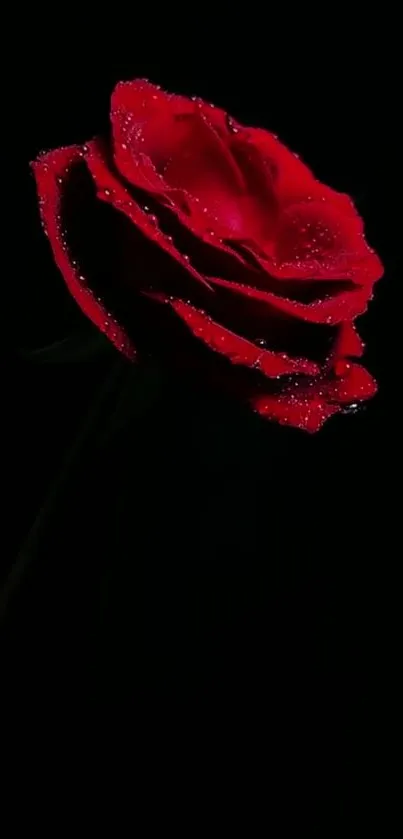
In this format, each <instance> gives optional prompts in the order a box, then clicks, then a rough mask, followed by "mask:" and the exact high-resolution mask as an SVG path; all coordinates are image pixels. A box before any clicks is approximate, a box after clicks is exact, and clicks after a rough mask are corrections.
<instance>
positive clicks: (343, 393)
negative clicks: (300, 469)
mask: <svg viewBox="0 0 403 839" xmlns="http://www.w3.org/2000/svg"><path fill="white" fill-rule="evenodd" d="M309 384H310V387H309V386H306V385H302V387H301V385H299V384H298V383H294V385H291V386H290V387H289V388H288V389H287V390H286V391H284V392H282V393H279V394H278V395H276V394H264V395H262V394H259V395H257V396H254V397H252V399H251V400H250V402H251V405H252V406H253V408H254V409H255V410H256V411H258V413H259V414H261V415H262V416H265V417H268V418H269V419H274V420H277V422H280V423H281V424H283V425H291V426H294V427H296V428H301V429H304V430H306V431H311V432H315V431H318V430H319V428H321V426H322V425H323V423H324V422H325V421H326V420H327V419H329V417H331V416H332V415H333V414H336V413H339V412H340V411H341V410H342V409H343V406H344V405H354V403H356V402H361V401H363V400H365V399H370V398H371V396H373V395H374V394H375V393H376V383H375V381H374V380H373V378H372V376H371V375H370V374H369V373H368V371H367V370H365V369H364V368H363V367H361V366H360V365H358V364H349V363H346V362H345V363H344V367H343V373H342V374H341V375H340V376H339V377H332V378H330V379H324V378H322V379H321V378H318V379H316V381H315V380H313V381H311V382H310V383H309Z"/></svg>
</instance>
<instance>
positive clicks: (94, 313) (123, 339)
mask: <svg viewBox="0 0 403 839" xmlns="http://www.w3.org/2000/svg"><path fill="white" fill-rule="evenodd" d="M82 162H83V149H82V147H81V146H68V147H66V148H61V149H57V150H56V151H52V152H49V153H47V154H44V155H42V156H41V157H40V158H39V159H38V160H36V161H35V162H34V163H33V164H32V166H33V171H34V174H35V179H36V184H37V190H38V195H39V205H40V211H41V217H42V223H43V226H44V228H45V232H46V234H47V236H48V237H49V241H50V244H51V247H52V250H53V255H54V258H55V262H56V264H57V266H58V268H59V269H60V271H61V273H62V275H63V277H64V279H65V282H66V284H67V287H68V289H69V291H70V292H71V294H72V295H73V297H74V298H75V300H76V301H77V303H78V305H79V306H80V307H81V309H82V311H83V312H84V314H85V315H87V317H89V318H90V319H91V320H92V322H93V323H94V324H95V326H97V327H98V329H100V330H101V332H104V333H105V335H107V337H108V338H109V339H110V340H111V341H112V343H113V344H115V346H116V347H118V349H119V350H120V351H121V352H123V353H124V354H125V355H126V356H127V357H128V358H134V356H135V354H136V353H135V348H134V346H133V344H132V342H131V341H130V339H129V338H128V336H127V334H126V332H125V331H124V329H122V327H121V326H120V325H119V324H118V323H117V321H116V320H115V319H114V318H112V317H111V315H110V313H108V312H107V310H106V308H105V306H104V304H103V303H102V301H101V300H100V299H97V298H96V297H95V295H94V293H93V291H92V290H91V288H89V287H88V286H87V285H86V278H85V277H84V276H83V274H82V273H81V270H80V268H79V267H78V266H77V264H76V263H75V261H74V259H73V258H72V257H71V255H70V253H69V249H68V247H67V243H66V233H67V231H66V230H64V229H63V226H62V213H61V208H62V200H63V194H64V190H65V188H66V185H67V184H68V183H69V182H70V180H71V178H72V177H74V169H75V166H76V165H77V164H80V165H82Z"/></svg>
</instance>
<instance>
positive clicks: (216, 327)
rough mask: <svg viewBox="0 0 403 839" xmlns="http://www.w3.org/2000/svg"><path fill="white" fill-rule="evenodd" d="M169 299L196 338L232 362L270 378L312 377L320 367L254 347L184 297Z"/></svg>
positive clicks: (304, 360)
mask: <svg viewBox="0 0 403 839" xmlns="http://www.w3.org/2000/svg"><path fill="white" fill-rule="evenodd" d="M169 302H170V305H171V306H172V308H173V309H174V311H175V312H176V313H177V314H178V315H179V317H180V318H181V319H182V320H183V321H184V322H185V323H186V325H187V326H188V327H189V329H190V330H191V332H193V334H194V335H195V336H196V337H197V338H199V339H200V340H201V341H203V342H204V343H205V344H207V345H208V346H209V347H210V348H211V349H213V350H215V351H216V352H219V353H220V354H221V355H225V356H226V357H227V358H229V359H230V360H231V362H232V363H233V364H242V365H245V366H247V367H252V368H254V369H256V370H259V371H260V372H261V373H263V375H264V376H268V377H269V378H277V377H279V376H283V375H287V374H288V375H289V374H296V373H300V374H305V375H310V376H313V375H316V374H317V373H318V372H319V367H318V365H317V364H315V363H314V362H312V361H308V360H307V359H304V358H290V357H289V356H288V355H287V354H286V353H275V352H270V351H268V350H266V349H264V348H263V347H261V346H256V345H255V344H253V343H252V342H251V341H248V340H247V339H246V338H243V337H241V336H240V335H236V334H235V333H234V332H231V331H230V330H229V329H226V328H225V327H223V326H221V324H219V323H216V322H215V321H214V320H213V319H212V318H211V317H209V316H208V315H206V314H205V313H204V312H202V311H200V309H196V308H195V307H194V306H191V305H190V304H188V303H185V302H184V301H183V300H171V301H169Z"/></svg>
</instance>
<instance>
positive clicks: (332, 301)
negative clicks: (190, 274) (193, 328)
mask: <svg viewBox="0 0 403 839" xmlns="http://www.w3.org/2000/svg"><path fill="white" fill-rule="evenodd" d="M209 281H210V283H211V284H212V285H214V286H221V287H222V288H225V289H226V290H227V291H228V292H230V293H233V294H234V295H240V296H241V297H243V298H245V301H247V300H250V301H255V302H258V303H259V306H264V305H266V306H267V307H268V308H269V309H271V310H273V309H275V310H276V311H278V312H284V313H285V314H287V315H289V316H291V317H295V318H298V319H301V320H304V321H307V322H310V323H322V324H328V325H334V324H336V323H340V322H341V321H343V320H353V319H354V318H355V317H356V316H357V315H359V314H362V312H365V310H366V308H367V302H368V295H367V294H366V293H365V292H364V291H362V290H361V289H358V290H357V291H347V292H342V293H340V294H338V295H335V296H334V297H331V298H329V299H324V300H316V301H314V302H313V303H300V302H298V301H296V300H290V299H288V298H287V297H280V296H278V295H276V294H273V292H270V291H262V290H261V289H257V288H252V287H251V286H246V285H242V284H240V283H233V282H230V281H229V280H223V279H221V278H220V277H209Z"/></svg>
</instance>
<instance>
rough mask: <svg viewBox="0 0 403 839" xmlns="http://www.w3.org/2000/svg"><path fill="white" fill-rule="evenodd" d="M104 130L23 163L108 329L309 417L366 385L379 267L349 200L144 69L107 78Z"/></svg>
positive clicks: (299, 422)
mask: <svg viewBox="0 0 403 839" xmlns="http://www.w3.org/2000/svg"><path fill="white" fill-rule="evenodd" d="M111 129H112V130H111V137H110V138H106V139H105V138H103V139H95V140H92V141H91V142H89V143H88V144H87V145H85V146H70V147H67V148H62V149H58V150H56V151H53V152H49V153H47V154H45V155H42V156H41V157H40V158H39V160H37V161H36V162H35V163H34V171H35V176H36V181H37V187H38V193H39V201H40V206H41V213H42V219H43V224H44V227H45V230H46V232H47V235H48V236H49V239H50V243H51V245H52V248H53V253H54V257H55V260H56V262H57V264H58V266H59V268H60V270H61V272H62V274H63V276H64V278H65V281H66V283H67V285H68V287H69V289H70V291H71V293H72V294H73V295H74V297H75V298H76V300H77V302H78V303H79V305H80V306H81V308H82V310H83V311H84V312H85V313H86V314H87V315H88V316H89V317H90V318H91V319H92V321H93V322H94V323H95V324H96V325H97V326H98V327H99V328H100V329H101V330H102V331H103V332H105V333H106V334H107V335H108V337H109V338H110V339H111V341H113V343H114V344H116V346H117V347H119V349H120V350H121V351H122V352H124V353H125V354H126V355H127V356H129V357H130V358H134V356H135V354H136V351H137V350H141V351H147V352H148V351H150V350H153V351H157V352H158V353H160V354H161V353H163V354H164V356H166V357H168V358H169V361H170V363H175V364H181V365H182V366H183V365H185V366H187V367H188V369H191V370H192V371H194V374H195V375H200V374H201V373H203V374H204V375H205V374H206V373H207V375H208V376H209V377H211V378H212V379H215V380H217V381H219V382H222V383H223V384H224V385H225V386H226V387H228V388H230V389H231V390H233V391H236V392H237V393H239V394H240V395H241V396H242V398H244V399H246V400H248V401H249V402H250V404H251V406H252V407H253V408H254V409H256V410H257V411H258V412H259V413H260V414H262V415H263V416H267V417H270V418H272V419H276V420H278V421H279V422H282V423H289V424H291V425H294V426H298V427H300V428H306V429H308V430H309V431H316V430H317V429H318V428H319V427H320V426H321V425H322V423H323V422H324V421H325V420H326V419H327V418H328V417H330V416H331V415H332V414H335V413H337V412H338V411H340V410H341V409H342V408H343V407H345V406H346V405H350V404H351V403H354V402H357V401H359V400H362V399H367V398H368V397H369V396H371V395H372V394H373V393H374V392H375V389H376V386H375V383H374V381H373V379H372V378H371V376H370V375H369V374H368V373H367V372H366V371H365V370H364V369H363V368H362V367H361V366H360V365H359V364H357V363H356V362H355V361H353V360H352V359H354V358H356V357H357V356H360V355H361V354H362V350H363V347H362V343H361V341H360V338H359V336H358V334H357V332H356V330H355V326H354V321H355V319H356V317H357V315H360V314H361V313H362V312H364V311H365V309H366V307H367V303H368V300H369V299H370V297H371V294H372V288H373V285H374V282H375V281H376V280H377V279H378V278H379V277H380V276H381V274H382V265H381V262H380V260H379V259H378V257H377V256H376V254H375V253H374V252H373V250H371V248H369V247H368V245H367V243H366V241H365V239H364V233H363V224H362V221H361V219H360V218H359V216H358V214H357V212H356V210H355V209H354V206H353V204H352V202H351V200H350V198H348V197H347V196H346V195H343V194H340V193H338V192H335V191H334V190H332V189H330V188H329V187H327V186H325V185H323V184H321V183H320V182H319V181H317V180H316V179H315V177H314V176H313V174H312V173H311V172H310V170H309V169H308V168H307V167H306V166H305V165H304V164H303V163H302V162H301V161H300V160H299V159H298V157H297V156H296V155H294V154H292V152H290V151H289V150H288V149H287V148H286V147H285V146H283V145H282V143H280V142H279V140H278V139H277V138H276V137H275V136H274V135H273V134H270V133H269V132H267V131H265V130H262V129H258V128H247V127H244V126H242V125H239V124H238V123H236V122H235V121H234V120H233V119H232V118H231V117H229V116H228V115H227V114H226V113H225V112H224V111H222V110H220V109H219V108H214V107H213V106H212V105H207V104H206V103H204V102H202V101H201V100H198V99H192V100H190V99H187V98H185V97H182V96H176V95H171V94H167V93H165V92H164V91H162V90H160V89H159V88H158V87H155V86H154V85H152V84H150V83H149V82H146V81H134V82H127V83H126V82H123V83H120V84H118V85H117V87H116V88H115V90H114V92H113V95H112V105H111Z"/></svg>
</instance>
